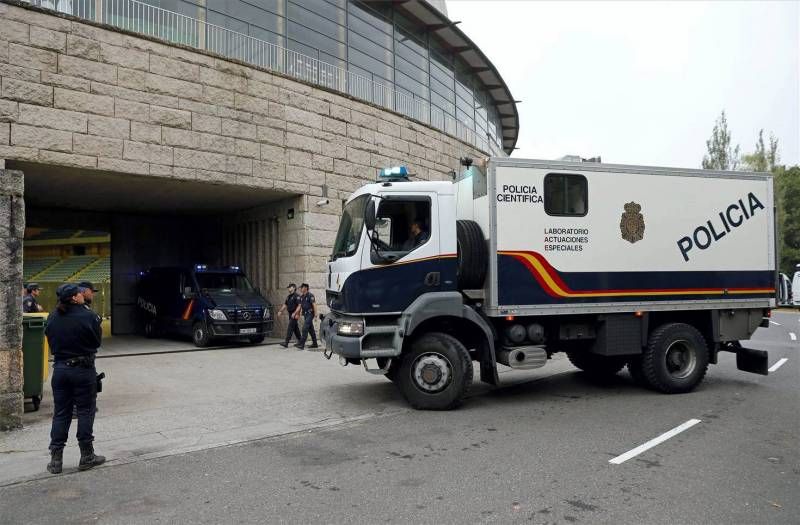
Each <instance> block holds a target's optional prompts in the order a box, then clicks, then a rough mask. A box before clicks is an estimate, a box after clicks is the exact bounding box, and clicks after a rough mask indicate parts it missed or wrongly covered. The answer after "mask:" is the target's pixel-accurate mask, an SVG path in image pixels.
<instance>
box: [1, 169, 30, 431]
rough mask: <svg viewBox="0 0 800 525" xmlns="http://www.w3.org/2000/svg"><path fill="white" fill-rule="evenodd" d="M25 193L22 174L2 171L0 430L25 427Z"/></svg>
mask: <svg viewBox="0 0 800 525" xmlns="http://www.w3.org/2000/svg"><path fill="white" fill-rule="evenodd" d="M22 191H23V179H22V173H21V172H19V171H9V170H3V169H0V430H10V429H13V428H17V427H20V426H22V410H23V399H22V303H21V298H20V292H21V290H22V238H23V236H24V233H25V209H24V203H23V200H22Z"/></svg>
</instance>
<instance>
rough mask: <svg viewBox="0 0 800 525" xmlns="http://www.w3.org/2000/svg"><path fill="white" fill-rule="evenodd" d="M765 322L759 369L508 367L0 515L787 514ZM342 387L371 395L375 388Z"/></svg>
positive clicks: (794, 346) (784, 381)
mask: <svg viewBox="0 0 800 525" xmlns="http://www.w3.org/2000/svg"><path fill="white" fill-rule="evenodd" d="M773 322H774V323H775V324H773V325H772V326H771V327H770V328H769V329H760V330H759V331H758V332H757V333H756V337H755V339H754V340H753V341H752V342H751V343H749V345H748V346H751V347H753V348H761V349H766V350H769V352H770V363H771V364H772V363H777V362H778V361H779V360H780V359H781V358H787V359H788V360H787V361H786V362H785V363H784V364H783V365H782V366H781V367H780V368H779V369H778V370H776V371H775V372H773V373H772V374H770V375H769V376H767V377H764V376H756V375H752V374H746V373H743V372H739V371H737V370H736V365H735V357H734V356H733V354H722V355H721V362H720V364H719V365H717V366H712V367H711V368H710V370H709V374H708V376H707V378H706V381H705V382H704V383H703V384H702V385H701V387H700V388H699V389H698V390H696V391H695V392H694V393H691V394H685V395H676V396H666V395H662V394H656V393H652V392H649V391H645V390H641V389H639V388H637V387H635V386H634V385H633V384H632V383H631V381H630V378H629V377H628V376H627V374H625V373H622V374H620V375H619V377H618V378H616V379H615V380H613V381H611V382H608V383H604V384H598V383H594V382H591V381H589V380H588V379H586V378H585V377H584V375H583V374H582V373H580V372H578V371H569V372H566V373H563V372H562V373H557V374H554V375H551V376H549V377H545V378H539V379H536V380H535V381H526V380H525V379H524V378H523V379H521V380H520V379H519V378H517V379H516V382H515V383H514V384H511V385H506V386H503V387H501V388H498V389H495V390H486V389H479V391H478V392H476V393H475V394H474V395H472V396H471V397H470V398H469V399H468V401H467V402H466V404H465V405H464V407H463V408H461V409H460V410H457V411H453V412H445V413H441V412H414V411H405V412H400V413H394V414H390V415H387V416H382V417H380V416H379V417H375V418H372V419H369V420H365V421H360V422H358V423H355V424H348V425H343V426H339V427H333V428H330V427H329V428H326V429H320V430H314V431H309V432H304V433H301V434H292V435H287V436H282V437H278V438H271V439H265V440H258V441H252V442H249V443H245V444H241V445H236V446H229V447H221V448H215V449H210V450H205V451H200V452H194V453H190V454H183V455H178V456H172V457H168V458H162V459H156V460H150V461H141V462H136V463H131V464H126V465H118V466H110V467H107V468H100V469H96V470H94V471H90V472H86V473H79V474H78V473H71V474H65V475H61V476H54V477H52V478H49V479H45V480H39V481H33V482H28V483H24V484H20V485H15V486H9V487H5V488H2V489H0V523H26V524H28V523H50V522H53V521H55V520H58V521H64V522H75V523H85V522H107V523H134V522H135V523H142V522H148V523H153V522H169V523H173V522H181V523H231V522H293V523H348V522H359V523H378V522H416V523H419V522H422V523H453V522H500V523H507V522H527V523H538V524H542V523H637V524H638V523H703V524H707V523H720V524H721V523H725V524H731V523H747V524H754V523H771V524H772V523H797V522H798V519H800V498H798V495H800V412H799V411H798V409H799V408H800V381H798V380H800V352H798V350H800V341H798V340H797V335H798V334H800V316H798V315H797V314H796V313H775V314H774V316H773ZM791 334H795V336H794V337H792V335H791ZM517 377H518V376H517ZM353 388H355V389H359V390H360V392H357V394H358V395H361V396H364V398H367V399H368V398H370V397H375V398H376V399H379V398H381V397H382V396H385V391H386V389H387V388H392V387H391V385H389V384H388V382H377V381H376V382H371V383H365V384H362V385H356V386H354V387H353ZM692 419H698V420H700V422H699V423H697V424H695V425H694V426H692V427H691V428H688V429H687V430H685V431H684V432H682V433H680V434H677V435H676V436H674V437H671V438H670V439H667V440H665V441H664V442H662V443H660V444H658V445H656V446H654V447H653V448H651V449H649V450H647V451H645V452H643V453H641V454H640V455H638V456H636V457H633V458H631V459H629V460H627V461H625V462H623V463H621V464H612V463H610V462H609V461H610V460H611V459H613V458H615V457H617V456H619V455H621V454H623V453H625V452H627V451H629V450H631V449H634V448H635V447H637V446H639V445H642V444H643V443H646V442H648V441H649V440H652V439H653V438H656V437H657V436H659V435H661V434H663V433H665V432H667V431H669V430H670V429H673V428H675V427H677V426H679V425H681V424H683V423H685V422H687V421H689V420H692ZM1 467H2V458H0V468H1Z"/></svg>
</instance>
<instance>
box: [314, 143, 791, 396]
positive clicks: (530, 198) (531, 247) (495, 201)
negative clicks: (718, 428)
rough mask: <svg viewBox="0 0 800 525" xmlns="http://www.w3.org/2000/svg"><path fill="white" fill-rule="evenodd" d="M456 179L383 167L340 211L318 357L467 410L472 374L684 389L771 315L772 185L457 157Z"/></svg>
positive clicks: (752, 356)
mask: <svg viewBox="0 0 800 525" xmlns="http://www.w3.org/2000/svg"><path fill="white" fill-rule="evenodd" d="M462 165H463V166H464V170H463V173H462V174H461V175H459V176H458V177H457V178H456V180H454V181H452V182H451V181H441V182H434V181H411V180H409V177H408V173H407V170H406V169H405V168H394V169H387V170H383V171H382V172H381V176H380V177H379V180H378V181H377V182H376V183H374V184H368V185H365V186H363V187H362V188H360V189H358V190H357V191H356V192H355V193H354V194H353V195H352V196H351V197H350V198H349V199H348V201H347V203H346V205H345V207H344V210H343V214H342V218H341V223H340V226H339V231H338V234H337V237H336V240H335V246H334V248H333V253H332V255H331V258H330V262H329V264H328V275H327V278H328V283H327V298H326V300H327V305H328V307H329V308H330V313H329V314H328V315H326V316H324V317H323V319H322V323H321V332H322V339H323V340H324V342H325V345H326V352H325V355H326V356H327V357H328V358H330V357H331V356H332V355H334V354H336V355H338V356H339V361H340V363H341V364H343V365H347V364H363V366H364V367H365V368H366V369H367V370H368V371H370V372H373V373H379V374H385V375H386V376H387V377H388V378H389V379H390V380H392V381H393V382H395V383H396V384H397V386H398V387H399V389H400V391H401V392H402V394H403V395H404V397H405V398H406V400H407V401H408V402H409V403H410V404H411V405H412V406H414V407H416V408H420V409H450V408H453V407H455V406H457V405H458V404H459V403H460V402H461V400H462V399H463V398H464V395H465V394H466V392H467V390H468V389H469V387H470V385H471V383H472V379H473V362H475V363H478V365H479V367H480V378H481V380H482V381H484V382H487V383H490V384H495V385H496V384H497V383H498V374H497V363H501V364H502V365H504V366H508V367H512V368H516V369H531V368H538V367H541V366H544V365H545V364H546V363H547V361H548V359H550V357H551V356H552V355H553V354H554V353H556V352H566V354H567V356H568V357H569V359H570V361H571V362H572V363H573V364H574V365H575V366H576V367H578V368H580V369H582V370H584V371H585V372H586V373H587V374H590V375H592V376H597V377H602V376H610V375H613V374H616V373H618V372H619V371H621V370H622V369H623V368H624V367H625V366H627V367H628V370H629V372H630V374H631V376H632V377H633V378H634V380H635V381H637V382H638V383H640V384H643V385H645V386H647V387H649V388H652V389H655V390H657V391H661V392H665V393H679V392H688V391H690V390H692V389H694V388H695V387H696V386H697V385H698V384H699V383H700V382H701V381H702V379H703V377H704V376H705V374H706V370H707V368H708V365H709V363H716V362H717V354H718V353H719V352H720V351H729V352H734V353H735V354H736V361H737V365H738V368H739V369H740V370H744V371H747V372H754V373H759V374H766V373H767V354H766V352H764V351H759V350H752V349H748V348H745V347H743V346H742V345H741V344H740V341H743V340H746V339H749V338H750V336H751V335H752V334H753V332H754V331H755V330H756V328H758V327H759V326H768V320H767V319H766V318H767V317H768V316H769V312H770V308H773V307H774V306H775V301H776V299H775V294H776V291H775V289H776V279H777V273H776V251H775V220H774V212H773V181H772V177H771V176H770V175H769V174H766V173H745V172H721V171H705V170H703V171H701V170H688V169H670V168H654V167H639V166H623V165H604V164H597V163H571V162H559V161H540V160H522V159H511V158H490V159H484V160H481V161H479V162H472V160H471V159H466V158H465V159H462Z"/></svg>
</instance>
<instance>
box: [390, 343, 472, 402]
mask: <svg viewBox="0 0 800 525" xmlns="http://www.w3.org/2000/svg"><path fill="white" fill-rule="evenodd" d="M394 381H395V383H397V386H398V387H399V388H400V392H401V393H402V394H403V397H405V398H406V401H408V403H409V404H410V405H411V406H412V407H414V408H416V409H418V410H450V409H453V408H456V407H457V406H458V405H460V404H461V402H462V401H463V399H464V396H465V395H466V394H467V391H468V390H469V387H470V385H471V384H472V359H470V356H469V352H468V351H467V349H466V348H465V347H464V345H463V344H461V342H460V341H459V340H458V339H456V338H455V337H453V336H450V335H448V334H444V333H440V332H431V333H428V334H425V335H423V336H421V337H420V338H418V339H417V340H416V341H414V342H413V343H412V344H411V348H410V351H409V352H408V353H406V354H405V355H403V356H402V359H401V362H400V367H399V369H398V372H397V376H396V379H395V380H394Z"/></svg>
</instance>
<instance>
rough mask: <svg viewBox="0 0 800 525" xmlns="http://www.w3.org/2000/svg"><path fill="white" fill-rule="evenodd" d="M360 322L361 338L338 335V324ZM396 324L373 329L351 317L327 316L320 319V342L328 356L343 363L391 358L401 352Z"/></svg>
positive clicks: (400, 338) (368, 323)
mask: <svg viewBox="0 0 800 525" xmlns="http://www.w3.org/2000/svg"><path fill="white" fill-rule="evenodd" d="M345 321H347V322H362V323H365V324H364V334H363V335H360V336H353V335H340V334H339V324H340V323H342V322H345ZM399 334H400V330H399V327H398V326H397V325H396V324H381V325H375V324H373V323H370V322H369V321H367V320H366V319H364V318H363V317H351V316H346V315H342V314H338V313H336V312H331V313H329V314H328V315H326V316H324V317H323V318H322V322H321V323H320V338H321V340H322V341H324V342H325V348H327V350H328V351H329V352H332V353H334V354H336V355H339V356H341V357H344V358H346V359H371V358H376V357H395V356H398V355H400V352H401V350H402V336H400V335H399Z"/></svg>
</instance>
